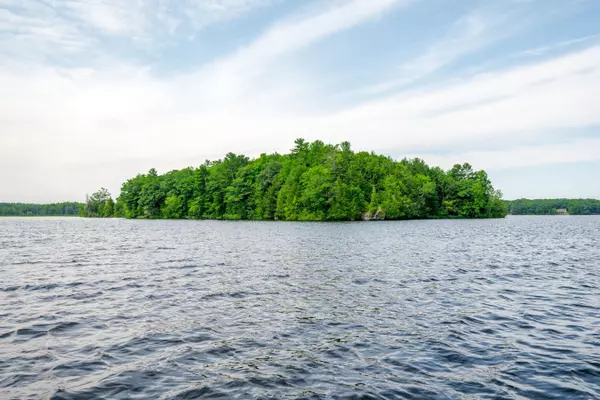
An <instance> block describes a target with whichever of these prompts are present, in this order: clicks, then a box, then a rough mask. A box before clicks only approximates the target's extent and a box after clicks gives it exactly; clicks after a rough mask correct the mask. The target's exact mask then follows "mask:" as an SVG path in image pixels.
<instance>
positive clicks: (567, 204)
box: [505, 199, 600, 215]
mask: <svg viewBox="0 0 600 400" xmlns="http://www.w3.org/2000/svg"><path fill="white" fill-rule="evenodd" d="M505 203H506V207H507V209H508V213H509V214H512V215H554V214H558V213H564V212H565V211H566V213H568V214H571V215H593V214H600V200H595V199H534V200H529V199H518V200H511V201H508V200H507V201H505ZM563 210H565V211H563Z"/></svg>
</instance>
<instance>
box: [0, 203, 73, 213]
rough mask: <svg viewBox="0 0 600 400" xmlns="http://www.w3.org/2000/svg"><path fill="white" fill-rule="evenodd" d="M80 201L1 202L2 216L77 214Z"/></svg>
mask: <svg viewBox="0 0 600 400" xmlns="http://www.w3.org/2000/svg"><path fill="white" fill-rule="evenodd" d="M82 206H83V204H80V203H72V202H71V203H55V204H25V203H0V216H57V215H77V214H78V213H79V209H80V207H82Z"/></svg>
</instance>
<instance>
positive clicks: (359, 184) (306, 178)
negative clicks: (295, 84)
mask: <svg viewBox="0 0 600 400" xmlns="http://www.w3.org/2000/svg"><path fill="white" fill-rule="evenodd" d="M506 213H507V210H506V205H505V203H504V202H503V201H502V194H501V193H500V191H498V190H495V189H494V187H493V186H492V184H491V182H490V180H489V179H488V176H487V174H486V173H485V171H475V170H473V168H472V167H471V165H469V164H466V163H465V164H461V165H459V164H457V165H455V166H454V167H453V168H452V169H450V170H449V171H444V170H442V169H441V168H439V167H430V166H428V165H427V164H425V163H424V162H423V161H422V160H420V159H417V158H415V159H403V160H401V161H394V160H393V159H391V158H390V157H386V156H382V155H377V154H374V153H368V152H354V151H352V150H351V148H350V143H348V142H343V143H341V144H339V145H330V144H325V143H323V142H321V141H319V140H317V141H314V142H312V143H309V142H306V141H305V140H303V139H297V140H296V141H295V146H294V148H293V149H292V150H291V152H290V153H289V154H285V155H281V154H277V153H275V154H268V155H267V154H262V155H261V156H260V157H258V158H256V159H253V160H251V159H249V158H248V157H246V156H243V155H236V154H233V153H229V154H227V155H226V156H225V158H223V159H222V160H217V161H206V162H205V163H204V164H202V165H200V166H199V167H197V168H191V167H190V168H185V169H182V170H176V171H171V172H167V173H165V174H163V175H159V174H158V173H157V172H156V170H155V169H151V170H150V171H149V172H148V173H147V174H139V175H137V176H135V177H133V178H131V179H129V180H127V181H126V182H125V183H123V185H122V187H121V194H120V196H119V197H118V198H117V200H116V202H114V201H113V200H112V198H111V196H110V193H108V191H107V190H106V189H101V190H100V191H98V192H96V193H94V194H93V195H92V196H90V197H89V198H88V199H87V202H86V204H85V207H84V208H83V210H82V215H83V216H88V217H109V216H117V217H126V218H190V219H230V220H241V219H249V220H282V221H344V220H359V219H417V218H502V217H504V216H506Z"/></svg>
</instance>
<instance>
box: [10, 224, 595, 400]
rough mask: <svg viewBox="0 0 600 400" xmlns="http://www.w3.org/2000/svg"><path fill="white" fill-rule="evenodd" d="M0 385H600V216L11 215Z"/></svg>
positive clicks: (418, 392) (282, 390)
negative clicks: (308, 219) (287, 218)
mask: <svg viewBox="0 0 600 400" xmlns="http://www.w3.org/2000/svg"><path fill="white" fill-rule="evenodd" d="M0 398H2V399H27V398H32V399H37V398H52V399H101V398H102V399H159V398H164V399H205V398H206V399H208V398H234V399H235V398H238V399H253V398H255V399H312V398H332V399H359V398H361V399H418V398H427V399H455V398H463V399H472V398H506V399H510V398H533V399H535V398H539V399H543V398H555V399H591V398H600V217H509V218H507V219H504V220H483V221H410V222H381V223H378V222H373V223H331V224H326V223H278V222H270V223H263V222H217V221H127V220H86V219H77V218H73V219H66V218H65V219H61V218H49V219H43V218H30V219H26V218H4V219H0Z"/></svg>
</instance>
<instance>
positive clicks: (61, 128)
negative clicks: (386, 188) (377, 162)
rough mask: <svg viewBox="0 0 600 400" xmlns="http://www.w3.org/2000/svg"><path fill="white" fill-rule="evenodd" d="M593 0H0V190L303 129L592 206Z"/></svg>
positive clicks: (146, 164) (219, 152) (103, 173)
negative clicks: (465, 166) (588, 200)
mask: <svg viewBox="0 0 600 400" xmlns="http://www.w3.org/2000/svg"><path fill="white" fill-rule="evenodd" d="M599 21H600V1H598V0H568V1H565V0H496V1H494V0H318V1H317V0H314V1H311V0H302V1H300V0H287V1H286V0H177V1H169V0H0V201H24V202H50V201H65V200H78V201H81V200H83V199H84V197H85V194H86V193H91V192H93V191H95V190H96V189H97V188H99V187H100V186H105V187H107V188H109V190H110V191H111V192H112V193H113V194H114V195H117V194H118V192H119V188H120V184H121V183H122V182H123V181H124V180H125V179H127V178H129V177H132V176H134V175H135V174H137V173H138V172H146V171H147V170H148V169H149V168H151V167H155V168H156V169H157V170H158V171H159V172H166V171H168V170H170V169H179V168H183V167H186V166H190V165H191V166H196V165H199V164H201V163H202V162H203V161H204V160H205V159H215V158H221V157H222V156H223V155H224V154H225V153H226V152H229V151H233V152H236V153H244V154H246V155H249V156H257V155H259V154H260V153H263V152H265V153H270V152H274V151H278V152H287V150H289V149H290V148H291V147H292V146H293V140H294V139H295V138H297V137H304V138H305V139H308V140H314V139H321V140H323V141H325V142H332V143H338V142H341V141H344V140H348V141H350V142H351V143H352V145H353V147H354V149H355V150H369V151H370V150H374V151H376V152H379V153H384V154H387V155H390V156H392V157H394V158H402V157H405V156H409V157H415V156H418V157H421V158H423V159H425V160H426V161H427V162H428V163H430V164H436V165H440V166H442V167H444V168H449V167H450V166H451V165H452V164H454V163H456V162H465V161H467V162H470V163H471V164H473V165H474V166H475V167H476V168H481V169H486V170H487V171H488V172H489V174H490V176H491V178H492V181H493V182H494V184H495V186H496V187H497V188H500V189H501V190H502V191H503V192H504V195H505V198H508V199H512V198H517V197H558V196H566V197H596V198H600V179H599V177H600V23H599Z"/></svg>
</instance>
